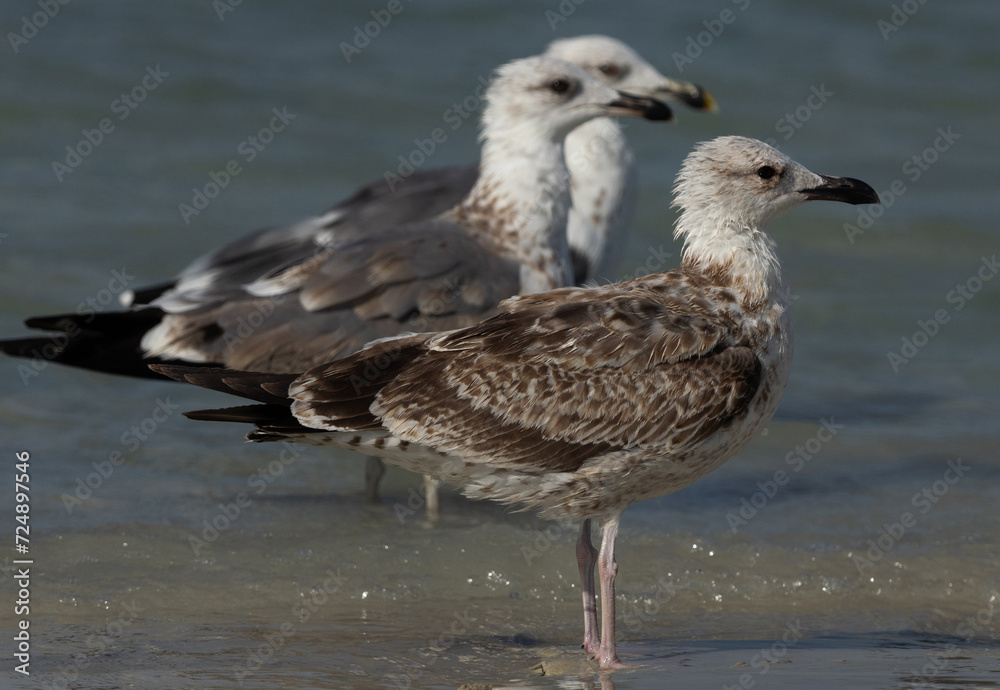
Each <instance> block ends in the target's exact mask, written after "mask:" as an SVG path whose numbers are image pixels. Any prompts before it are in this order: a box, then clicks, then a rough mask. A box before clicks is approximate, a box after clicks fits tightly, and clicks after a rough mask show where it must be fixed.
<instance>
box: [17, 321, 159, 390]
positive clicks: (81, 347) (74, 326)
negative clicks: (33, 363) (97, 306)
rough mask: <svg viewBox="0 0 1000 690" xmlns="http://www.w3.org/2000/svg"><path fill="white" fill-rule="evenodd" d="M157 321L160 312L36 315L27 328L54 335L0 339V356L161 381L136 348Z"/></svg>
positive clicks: (147, 360)
mask: <svg viewBox="0 0 1000 690" xmlns="http://www.w3.org/2000/svg"><path fill="white" fill-rule="evenodd" d="M161 318H163V312H162V311H160V310H159V309H139V310H136V311H126V312H107V313H99V314H60V315H56V316H35V317H32V318H30V319H28V320H26V321H25V324H26V325H27V326H28V327H30V328H37V329H41V330H46V331H55V332H54V333H52V334H50V335H39V336H32V337H30V338H13V339H11V340H0V352H4V353H5V354H8V355H10V356H12V357H26V358H30V359H39V360H42V361H47V362H55V363H57V364H64V365H66V366H71V367H79V368H81V369H91V370H93V371H102V372H105V373H108V374H120V375H123V376H135V377H139V378H156V379H163V378H164V377H163V376H161V375H159V374H157V373H155V372H152V371H150V370H149V367H148V364H149V363H150V361H156V360H149V359H146V358H144V357H143V354H142V348H141V345H140V343H141V341H142V336H143V335H144V334H145V333H146V331H148V330H149V329H150V328H153V327H154V326H155V325H156V324H158V323H159V322H160V319H161Z"/></svg>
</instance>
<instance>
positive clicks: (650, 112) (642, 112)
mask: <svg viewBox="0 0 1000 690" xmlns="http://www.w3.org/2000/svg"><path fill="white" fill-rule="evenodd" d="M605 108H606V109H607V110H608V115H631V116H633V117H641V118H643V119H646V120H672V119H674V113H673V111H672V110H670V107H669V106H668V105H667V104H666V103H664V102H663V101H658V100H656V99H655V98H646V97H645V96H633V95H632V94H630V93H623V92H621V91H619V92H618V98H616V99H615V100H613V101H611V102H610V103H608V104H607V105H606V106H605Z"/></svg>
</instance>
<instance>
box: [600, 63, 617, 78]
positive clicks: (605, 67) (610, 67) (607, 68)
mask: <svg viewBox="0 0 1000 690" xmlns="http://www.w3.org/2000/svg"><path fill="white" fill-rule="evenodd" d="M597 69H599V70H601V74H606V75H607V76H609V77H617V76H618V75H619V74H620V73H621V71H622V70H621V68H620V67H619V66H618V65H616V64H614V63H612V62H604V63H601V66H600V67H598V68H597Z"/></svg>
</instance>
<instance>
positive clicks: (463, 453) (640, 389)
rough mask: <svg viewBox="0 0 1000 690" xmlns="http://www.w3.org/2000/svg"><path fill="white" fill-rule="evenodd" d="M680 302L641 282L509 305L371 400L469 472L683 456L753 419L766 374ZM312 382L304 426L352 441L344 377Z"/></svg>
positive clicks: (401, 433) (698, 297) (693, 303)
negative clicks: (659, 454)
mask: <svg viewBox="0 0 1000 690" xmlns="http://www.w3.org/2000/svg"><path fill="white" fill-rule="evenodd" d="M678 280H680V278H678ZM686 290H687V291H690V286H688V287H687V288H686ZM684 291H685V290H681V289H680V288H679V287H678V286H674V287H673V288H670V289H664V287H663V286H650V285H647V284H643V283H632V284H626V285H624V286H609V287H608V288H601V289H597V290H586V291H584V290H573V289H566V290H559V291H555V292H550V293H545V294H544V295H540V296H536V297H532V298H519V299H517V300H511V301H508V302H506V303H504V305H503V307H502V313H501V314H500V315H498V316H497V317H494V318H493V319H490V320H488V321H486V322H484V323H482V324H480V325H478V326H475V327H472V328H468V329H463V330H460V331H455V332H450V333H446V334H441V335H439V336H436V337H432V338H429V339H428V340H427V344H426V345H425V346H423V347H424V348H425V349H424V351H423V352H422V353H420V354H418V355H416V356H414V355H413V353H412V352H411V353H410V355H409V356H407V357H406V358H405V359H406V360H407V361H406V364H405V366H401V367H399V369H398V372H393V374H392V375H391V376H390V377H386V378H383V379H381V380H380V381H378V383H377V384H376V385H374V386H373V389H371V390H369V391H368V392H367V394H366V396H365V400H366V401H368V400H371V401H373V405H372V406H371V408H370V409H371V412H373V413H374V414H373V417H372V418H374V419H378V420H380V421H381V424H382V425H383V426H384V427H386V428H387V429H388V430H389V431H391V432H392V433H393V434H394V435H396V436H398V437H400V438H402V439H404V440H407V441H410V442H414V443H420V444H424V445H427V446H430V447H432V448H435V449H437V450H439V451H442V452H446V453H449V454H453V455H457V456H459V457H462V458H465V459H466V460H468V461H469V462H489V463H493V464H500V465H503V464H508V465H516V466H519V467H520V468H523V469H528V470H529V471H539V472H540V471H573V470H576V469H578V468H579V467H580V465H581V464H583V463H584V462H586V461H587V460H588V459H590V458H592V457H595V456H596V455H600V454H603V453H606V452H609V451H613V450H618V449H653V450H657V451H663V452H678V451H683V450H684V449H685V448H688V447H691V446H693V445H695V444H697V443H699V442H700V441H702V440H704V439H705V438H707V437H708V436H710V435H711V434H712V433H714V432H715V431H717V430H719V429H720V428H723V427H724V426H725V425H726V424H728V423H730V422H731V421H732V420H734V419H736V418H738V417H740V416H741V415H743V414H745V413H746V411H747V409H748V406H749V403H750V401H751V400H752V398H753V396H754V394H755V393H756V391H757V389H758V387H759V385H760V381H761V375H762V368H761V364H760V362H759V360H758V359H757V357H756V356H755V355H754V353H753V352H752V351H751V350H750V349H749V348H747V347H743V346H740V345H738V344H735V343H732V344H730V343H729V337H730V336H732V334H733V333H732V329H727V328H726V326H725V324H726V321H725V319H721V320H719V319H715V320H711V319H708V318H706V314H707V311H706V310H710V308H711V304H712V303H711V300H709V299H708V298H707V297H706V296H705V295H703V294H693V295H688V296H686V297H685V296H683V295H682V293H683V292H684ZM668 293H669V294H670V295H672V297H671V298H670V299H665V298H664V295H665V294H668ZM668 304H669V305H671V306H673V307H679V308H677V309H672V308H669V307H668V306H667V305H668ZM685 305H686V306H685ZM713 323H714V325H713ZM363 356H364V353H361V355H359V356H358V357H359V358H361V359H363V358H364V357H363ZM351 359H357V358H351ZM335 366H339V367H340V368H341V370H342V369H343V367H344V366H345V364H343V363H338V365H335ZM323 369H325V367H324V368H320V371H322V370H323ZM312 374H313V380H312V381H311V382H310V383H308V384H307V385H304V386H302V387H301V388H299V389H298V390H296V391H294V397H295V398H296V400H297V402H296V416H297V417H299V418H300V419H302V418H303V414H311V416H310V421H309V425H310V426H317V425H318V426H320V427H323V426H326V427H327V428H342V429H346V428H350V423H347V424H345V423H344V420H345V418H346V417H345V416H338V415H339V413H338V405H339V404H340V403H339V402H338V399H339V398H342V397H343V395H344V394H343V391H342V390H337V389H335V388H333V387H332V386H331V383H332V382H333V381H334V380H335V379H336V378H337V376H333V377H329V376H324V375H322V374H318V372H312ZM317 374H318V375H317ZM324 405H325V406H324ZM345 409H348V408H345ZM372 418H368V419H367V421H369V422H370V421H371V419H372ZM369 428H370V427H369Z"/></svg>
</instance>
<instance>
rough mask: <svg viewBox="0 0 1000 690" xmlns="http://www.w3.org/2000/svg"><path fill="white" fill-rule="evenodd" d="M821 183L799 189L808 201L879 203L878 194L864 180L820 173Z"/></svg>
mask: <svg viewBox="0 0 1000 690" xmlns="http://www.w3.org/2000/svg"><path fill="white" fill-rule="evenodd" d="M820 177H821V178H823V184H821V185H819V186H818V187H813V188H812V189H800V190H799V192H800V193H801V194H805V196H806V198H807V199H809V200H810V201H812V200H819V199H823V200H826V201H843V202H844V203H845V204H855V205H856V204H880V203H882V202H881V201H879V198H878V194H877V193H876V192H875V190H874V189H872V188H871V185H869V184H868V183H866V182H862V181H861V180H856V179H854V178H853V177H830V176H829V175H820Z"/></svg>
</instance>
